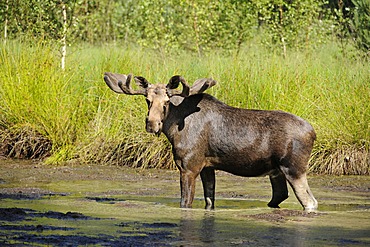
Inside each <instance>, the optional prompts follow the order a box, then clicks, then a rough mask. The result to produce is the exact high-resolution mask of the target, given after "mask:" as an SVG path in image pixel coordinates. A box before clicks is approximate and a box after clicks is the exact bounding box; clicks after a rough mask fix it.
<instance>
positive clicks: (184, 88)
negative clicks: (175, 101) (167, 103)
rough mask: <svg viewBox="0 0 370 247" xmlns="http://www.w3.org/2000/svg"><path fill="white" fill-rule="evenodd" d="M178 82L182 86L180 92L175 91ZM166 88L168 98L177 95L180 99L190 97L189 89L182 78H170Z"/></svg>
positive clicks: (176, 76) (177, 76)
mask: <svg viewBox="0 0 370 247" xmlns="http://www.w3.org/2000/svg"><path fill="white" fill-rule="evenodd" d="M180 82H181V84H182V91H181V92H180V91H179V90H176V88H177V87H178V86H179V83H180ZM166 87H167V92H168V94H169V96H174V95H179V96H182V97H188V96H189V95H190V87H189V85H188V84H187V83H186V81H185V79H184V78H183V77H182V76H179V75H175V76H172V77H171V79H170V81H169V82H168V84H167V86H166Z"/></svg>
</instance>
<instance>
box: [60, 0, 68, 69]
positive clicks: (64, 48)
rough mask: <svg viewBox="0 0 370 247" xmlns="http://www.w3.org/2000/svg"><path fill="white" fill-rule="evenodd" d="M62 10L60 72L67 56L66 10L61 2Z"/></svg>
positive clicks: (64, 65)
mask: <svg viewBox="0 0 370 247" xmlns="http://www.w3.org/2000/svg"><path fill="white" fill-rule="evenodd" d="M62 8H63V36H62V63H61V67H62V70H64V69H65V67H66V56H67V10H66V4H65V3H64V2H62Z"/></svg>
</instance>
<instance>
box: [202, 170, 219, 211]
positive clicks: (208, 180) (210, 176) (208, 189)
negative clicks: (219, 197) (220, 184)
mask: <svg viewBox="0 0 370 247" xmlns="http://www.w3.org/2000/svg"><path fill="white" fill-rule="evenodd" d="M200 177H201V178H202V183H203V191H204V200H205V201H206V207H205V209H208V210H209V209H214V208H215V186H216V178H215V170H214V169H213V168H211V167H205V168H203V170H202V171H201V172H200Z"/></svg>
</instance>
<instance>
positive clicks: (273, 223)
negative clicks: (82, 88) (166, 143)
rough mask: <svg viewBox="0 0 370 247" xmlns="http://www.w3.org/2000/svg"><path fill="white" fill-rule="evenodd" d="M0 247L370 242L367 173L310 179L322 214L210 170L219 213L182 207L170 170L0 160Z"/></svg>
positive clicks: (198, 204) (260, 185)
mask: <svg viewBox="0 0 370 247" xmlns="http://www.w3.org/2000/svg"><path fill="white" fill-rule="evenodd" d="M0 167H1V169H0V245H1V246H35V245H37V246H80V245H94V246H323V245H325V246H338V245H340V246H369V245H370V236H369V232H370V177H366V176H340V177H335V176H311V177H309V183H310V185H311V189H312V191H313V192H314V194H315V196H316V198H317V200H318V201H319V210H318V211H316V212H305V211H303V210H301V206H300V205H299V203H298V201H297V199H296V198H295V196H294V195H293V193H292V191H291V190H290V191H289V193H290V197H289V198H288V199H287V200H286V201H285V202H284V203H282V204H281V209H270V208H268V207H267V206H266V204H267V203H268V201H269V200H270V197H271V187H270V184H269V180H268V178H242V177H237V176H233V175H230V174H227V173H223V172H217V175H216V176H217V178H216V179H217V186H216V210H214V211H206V210H204V209H203V207H204V202H203V198H202V197H203V192H202V188H201V181H200V180H198V181H197V190H196V199H195V202H194V208H193V209H191V210H182V209H180V208H179V197H180V195H179V193H180V192H179V175H178V172H177V171H168V170H137V169H131V168H119V167H108V166H87V165H78V164H69V165H65V166H47V165H40V164H37V163H34V162H31V161H21V160H0Z"/></svg>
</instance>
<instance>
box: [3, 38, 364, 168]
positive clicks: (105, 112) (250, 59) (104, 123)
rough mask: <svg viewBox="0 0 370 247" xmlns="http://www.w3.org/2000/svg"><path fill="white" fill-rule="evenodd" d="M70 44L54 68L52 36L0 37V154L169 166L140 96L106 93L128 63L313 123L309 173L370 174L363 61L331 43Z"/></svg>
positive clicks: (166, 148)
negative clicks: (308, 48) (270, 47)
mask: <svg viewBox="0 0 370 247" xmlns="http://www.w3.org/2000/svg"><path fill="white" fill-rule="evenodd" d="M68 52H69V53H68V57H67V69H66V71H62V70H61V69H60V68H59V60H60V58H59V53H58V49H57V47H55V46H53V45H42V44H28V43H25V42H8V43H7V45H2V46H1V50H0V113H1V114H0V141H2V143H3V144H1V145H2V146H0V147H1V150H0V155H1V153H3V155H10V156H13V157H27V156H28V157H31V156H30V155H28V153H32V150H44V153H45V155H42V154H40V155H38V157H40V158H45V157H47V158H46V159H45V162H47V163H63V162H66V161H77V162H83V163H101V164H117V165H130V166H138V167H172V166H173V163H172V157H171V152H170V145H169V143H168V142H167V141H166V139H165V137H164V136H162V137H160V138H156V137H154V136H152V135H150V134H147V133H145V126H144V125H145V114H146V104H145V101H144V99H143V97H142V96H127V95H118V94H115V93H113V92H112V91H111V90H109V88H108V87H107V86H106V85H105V83H104V81H103V73H104V72H105V71H111V72H118V73H126V74H127V73H130V72H132V73H134V74H135V75H142V76H144V77H146V78H147V79H148V80H149V81H150V82H152V83H157V82H164V83H165V82H167V81H168V79H169V78H170V77H171V76H172V75H174V74H181V75H183V76H184V77H185V78H186V79H187V80H188V82H189V83H190V84H191V83H192V82H193V81H195V80H196V79H198V78H201V77H213V78H214V79H216V80H217V81H218V85H216V86H215V87H213V88H212V89H210V90H209V93H210V94H212V95H214V96H216V97H217V98H219V99H220V100H222V101H224V102H225V103H227V104H229V105H232V106H235V107H242V108H257V109H280V110H284V111H288V112H292V113H294V114H296V115H299V116H301V117H303V118H305V119H306V120H308V121H309V122H310V123H312V125H313V126H314V128H315V129H316V132H317V142H316V144H315V147H314V152H313V156H312V159H311V168H310V169H311V171H312V172H316V173H328V174H370V170H369V163H370V157H369V147H370V145H369V144H370V126H369V121H370V104H369V102H370V83H369V82H370V73H369V71H370V65H369V63H367V62H365V61H361V60H355V59H350V58H346V57H343V56H342V55H341V53H340V52H339V49H337V47H336V45H335V44H331V45H326V46H323V47H321V49H318V50H315V51H314V52H311V53H302V52H291V53H289V54H288V56H287V58H286V59H283V58H282V57H281V56H279V55H276V54H274V53H271V52H268V51H266V50H264V49H262V48H261V47H258V46H256V45H250V46H248V47H247V48H245V49H244V50H243V51H242V52H241V53H240V54H239V56H238V57H235V56H232V55H224V54H223V53H221V52H218V51H214V52H212V53H209V54H208V55H207V56H205V57H201V58H199V57H198V56H195V55H193V54H185V53H181V52H179V53H178V54H167V55H166V54H160V53H157V52H155V51H150V50H145V49H141V48H138V47H119V46H116V45H109V46H108V45H107V46H102V47H92V46H88V45H86V46H79V47H72V48H70V49H69V50H68ZM45 143H49V144H45ZM40 152H41V151H40Z"/></svg>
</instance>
